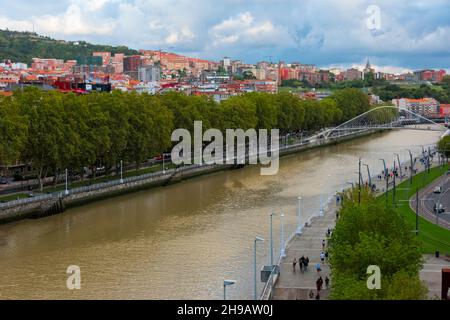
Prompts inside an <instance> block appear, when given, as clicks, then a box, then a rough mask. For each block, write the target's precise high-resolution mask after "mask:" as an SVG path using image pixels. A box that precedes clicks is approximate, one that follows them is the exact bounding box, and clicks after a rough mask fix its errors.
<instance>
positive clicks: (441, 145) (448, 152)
mask: <svg viewBox="0 0 450 320" xmlns="http://www.w3.org/2000/svg"><path fill="white" fill-rule="evenodd" d="M437 147H438V151H439V153H440V154H442V155H443V156H444V157H446V158H449V157H450V136H444V137H442V138H441V139H440V140H439V142H438V145H437Z"/></svg>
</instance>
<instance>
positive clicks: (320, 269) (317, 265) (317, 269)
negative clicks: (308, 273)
mask: <svg viewBox="0 0 450 320" xmlns="http://www.w3.org/2000/svg"><path fill="white" fill-rule="evenodd" d="M316 271H317V274H319V273H320V271H322V268H321V266H320V263H319V262H317V263H316Z"/></svg>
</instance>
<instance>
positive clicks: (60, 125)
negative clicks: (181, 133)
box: [0, 88, 370, 189]
mask: <svg viewBox="0 0 450 320" xmlns="http://www.w3.org/2000/svg"><path fill="white" fill-rule="evenodd" d="M369 108H370V105H369V100H368V97H367V95H366V94H364V93H363V92H361V91H360V90H358V89H351V88H348V89H343V90H339V91H336V92H335V93H334V94H333V95H332V96H331V97H330V98H327V99H324V100H322V101H312V100H301V99H300V98H299V97H298V96H295V95H293V94H290V93H279V94H266V93H248V94H244V95H241V96H236V97H232V98H230V99H228V100H225V101H222V102H221V103H217V102H215V101H214V100H213V99H211V98H207V97H203V96H187V95H184V94H180V93H175V92H170V93H167V94H163V95H153V96H152V95H147V94H142V95H139V94H135V93H123V92H119V91H114V92H112V93H111V94H105V93H93V94H89V95H75V94H64V93H60V92H57V91H50V92H44V91H41V90H38V89H37V88H26V89H25V90H23V91H17V92H15V93H14V94H13V95H12V96H10V97H0V167H7V166H8V165H11V164H16V163H32V164H33V167H34V170H35V174H36V178H37V179H38V180H39V183H40V188H41V189H42V186H43V180H44V179H45V178H46V177H54V182H55V183H56V181H57V179H56V178H57V177H58V175H60V174H62V173H63V172H64V170H65V169H66V168H68V169H69V170H70V171H72V172H73V171H77V170H82V168H85V167H86V168H92V171H93V172H94V179H95V170H96V168H97V167H98V166H104V167H105V170H106V172H107V173H108V172H110V171H111V170H114V169H115V170H117V169H118V166H119V163H120V161H121V160H123V161H124V162H125V163H130V164H132V163H134V164H136V167H137V168H138V167H139V164H140V163H142V162H143V161H144V160H146V159H148V158H150V157H153V156H155V155H158V154H161V153H163V152H165V151H167V150H169V149H170V147H171V146H172V142H171V141H170V137H171V133H172V131H173V130H174V129H175V128H186V129H188V130H190V131H191V132H192V130H193V124H194V120H201V121H203V128H204V130H207V129H208V128H218V129H221V130H225V129H226V128H230V129H234V128H241V129H244V130H246V129H248V128H256V129H272V128H278V129H280V133H281V134H286V133H290V132H298V131H312V130H317V129H320V128H323V127H328V126H331V125H336V124H339V123H342V122H343V121H346V120H348V119H351V118H353V117H355V116H357V115H358V114H361V113H362V112H365V111H367V110H369Z"/></svg>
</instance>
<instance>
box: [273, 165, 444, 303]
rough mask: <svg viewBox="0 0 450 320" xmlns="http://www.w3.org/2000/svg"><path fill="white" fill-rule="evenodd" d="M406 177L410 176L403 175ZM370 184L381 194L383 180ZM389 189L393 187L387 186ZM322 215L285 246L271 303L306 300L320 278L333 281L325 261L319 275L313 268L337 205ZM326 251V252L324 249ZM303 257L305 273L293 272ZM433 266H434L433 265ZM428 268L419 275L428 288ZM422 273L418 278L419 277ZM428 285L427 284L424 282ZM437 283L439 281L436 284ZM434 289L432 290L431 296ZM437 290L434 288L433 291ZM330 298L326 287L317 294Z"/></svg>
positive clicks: (327, 209) (432, 280) (431, 277)
mask: <svg viewBox="0 0 450 320" xmlns="http://www.w3.org/2000/svg"><path fill="white" fill-rule="evenodd" d="M416 169H417V170H418V173H419V172H422V171H423V170H424V169H425V168H424V166H423V165H419V164H417V165H416ZM405 174H409V171H408V173H405ZM405 179H407V176H405V177H404V178H403V181H404V180H405ZM401 182H402V180H401V179H398V180H397V183H401ZM372 183H373V184H375V185H376V187H377V189H379V190H380V192H384V189H385V180H384V179H382V180H379V179H377V178H376V177H375V178H372ZM390 188H392V186H391V185H390ZM324 211H325V212H324V215H323V216H316V217H314V218H312V219H311V224H310V225H308V226H305V227H304V228H303V232H302V234H301V235H300V236H298V235H296V236H295V237H294V238H292V240H291V241H290V242H289V243H288V245H287V247H286V257H285V258H283V259H282V260H281V264H280V275H279V277H278V280H277V283H276V284H275V288H274V289H273V294H272V299H273V300H308V299H309V292H310V291H311V290H312V291H313V292H314V294H316V292H317V291H316V280H317V279H318V277H319V276H322V278H323V279H324V280H325V276H327V275H328V277H329V278H330V283H331V281H332V279H331V277H330V266H329V265H328V263H327V262H326V261H325V263H321V269H322V271H321V272H320V274H318V273H317V271H316V270H315V265H316V263H317V262H320V254H321V252H322V240H323V239H326V232H327V230H328V228H334V226H335V224H336V202H335V201H334V200H333V201H331V202H330V203H329V205H328V206H327V207H326V208H325V210H324ZM325 250H326V249H325ZM302 255H304V256H305V257H309V260H310V263H309V267H308V270H307V271H303V272H301V271H300V270H299V269H298V264H297V267H296V271H295V272H294V270H293V266H292V262H293V260H294V258H296V259H297V260H298V258H299V257H301V256H302ZM435 265H436V264H435ZM427 268H429V265H428V264H425V265H424V270H425V271H423V272H422V273H423V275H424V280H430V281H431V283H430V282H429V283H428V285H429V286H430V289H431V288H434V287H436V285H434V284H433V282H436V281H437V280H436V279H435V277H436V272H435V271H433V272H432V273H430V272H428V269H427ZM422 273H421V276H422ZM427 282H428V281H427ZM439 284H440V282H439ZM434 290H435V289H433V291H432V292H433V293H434V292H435V291H434ZM436 290H437V289H436ZM328 296H329V290H328V289H326V288H325V284H324V286H323V289H322V290H321V292H320V298H321V299H327V298H328Z"/></svg>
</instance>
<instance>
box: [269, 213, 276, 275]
mask: <svg viewBox="0 0 450 320" xmlns="http://www.w3.org/2000/svg"><path fill="white" fill-rule="evenodd" d="M274 215H275V213H271V214H270V267H271V268H272V269H273V216H274Z"/></svg>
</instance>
